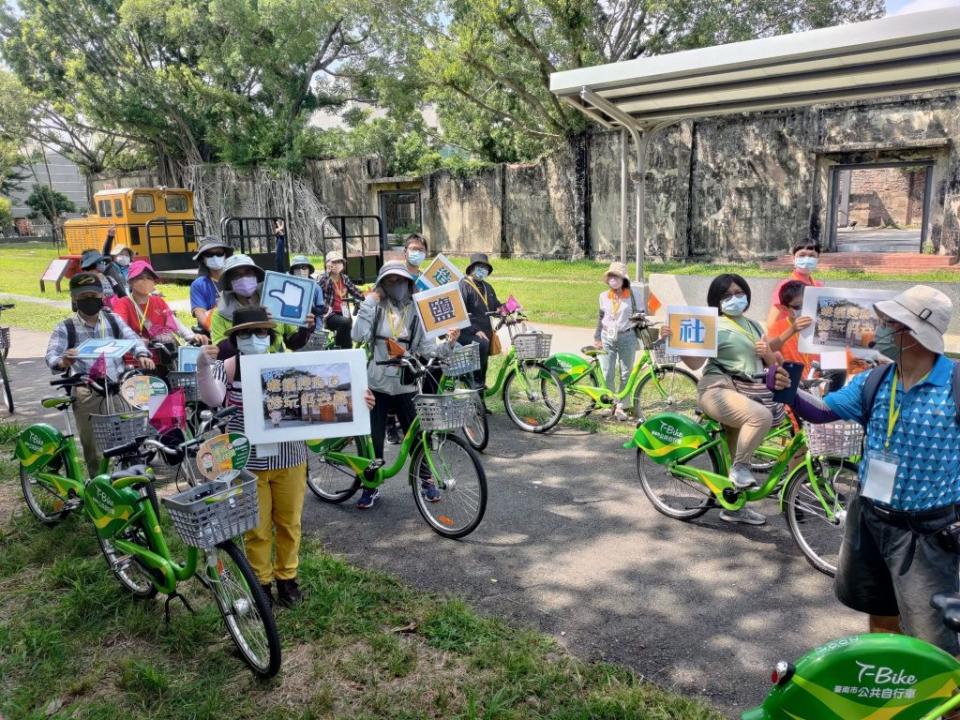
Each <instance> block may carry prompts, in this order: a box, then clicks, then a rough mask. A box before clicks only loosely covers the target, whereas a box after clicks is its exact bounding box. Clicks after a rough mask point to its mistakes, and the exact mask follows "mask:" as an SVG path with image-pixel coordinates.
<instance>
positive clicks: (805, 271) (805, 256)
mask: <svg viewBox="0 0 960 720" xmlns="http://www.w3.org/2000/svg"><path fill="white" fill-rule="evenodd" d="M819 262H820V243H818V242H816V241H814V240H803V241H802V242H798V243H797V244H796V245H794V246H793V272H791V273H790V277H788V278H786V279H784V280H781V281H780V282H778V283H777V286H776V287H775V288H774V289H773V297H771V299H770V312H769V313H767V327H770V325H771V324H772V323H774V322H776V320H777V316H779V315H780V310H779V309H778V308H777V305H778V304H779V302H780V291H781V290H782V289H783V286H784V285H786V284H787V283H788V282H799V283H803V285H804V286H806V287H823V283H822V282H821V281H819V280H815V279H814V277H813V271H814V270H816V269H817V264H818V263H819Z"/></svg>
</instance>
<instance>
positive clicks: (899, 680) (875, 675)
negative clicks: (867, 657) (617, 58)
mask: <svg viewBox="0 0 960 720" xmlns="http://www.w3.org/2000/svg"><path fill="white" fill-rule="evenodd" d="M854 662H856V663H857V665H859V666H860V672H859V674H858V675H857V682H863V681H864V679H865V678H866V679H867V680H871V679H872V680H873V682H875V683H876V684H877V685H913V684H914V683H916V682H917V676H916V675H908V674H907V671H906V670H894V669H893V668H888V667H883V666H882V665H879V666H878V665H869V664H868V663H863V662H860V661H859V660H855V661H854Z"/></svg>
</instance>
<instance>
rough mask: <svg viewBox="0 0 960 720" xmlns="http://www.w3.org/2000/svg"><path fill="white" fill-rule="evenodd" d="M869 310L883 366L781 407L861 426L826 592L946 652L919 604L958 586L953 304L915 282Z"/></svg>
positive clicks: (959, 394) (877, 622)
mask: <svg viewBox="0 0 960 720" xmlns="http://www.w3.org/2000/svg"><path fill="white" fill-rule="evenodd" d="M874 310H875V311H876V314H877V317H878V318H879V320H880V326H879V328H878V330H877V334H876V345H875V348H876V349H877V350H878V351H879V352H880V353H881V354H883V355H884V356H886V357H887V358H889V359H890V360H891V361H892V362H891V363H889V364H887V365H884V366H881V367H878V368H875V369H873V370H871V371H870V372H864V373H860V374H859V375H857V376H855V377H854V378H853V379H852V380H851V381H850V382H849V383H848V384H847V385H846V386H845V387H843V388H841V389H840V390H837V391H835V392H833V393H830V394H829V395H827V396H826V397H824V398H823V399H820V398H817V397H815V396H813V395H811V394H809V393H806V392H803V391H800V392H798V393H797V396H796V398H795V399H794V400H793V402H792V403H791V404H792V405H793V408H794V411H795V412H796V413H797V414H798V415H799V416H800V417H801V418H803V419H804V420H806V421H807V422H811V423H824V422H832V421H834V420H838V419H843V420H851V421H854V422H857V423H860V424H861V425H863V427H864V436H865V437H864V443H863V455H862V459H861V460H860V463H859V475H860V488H859V492H858V494H857V495H856V497H854V498H851V499H849V500H848V503H847V514H846V518H845V521H844V526H843V542H842V544H841V546H840V557H839V560H838V562H837V574H836V580H835V582H836V585H835V590H836V594H837V598H838V599H839V600H840V602H842V603H843V604H844V605H846V606H847V607H850V608H853V609H854V610H858V611H860V612H863V613H867V614H868V615H869V628H870V632H893V633H899V632H904V633H906V634H909V635H913V636H916V637H919V638H922V639H924V640H926V641H927V642H930V643H933V644H935V645H937V646H939V647H941V648H942V649H943V650H945V651H946V652H948V653H950V654H951V655H957V654H960V646H958V643H957V635H956V633H954V632H952V631H951V630H949V629H948V628H946V627H945V626H944V625H943V622H942V620H941V617H940V613H939V612H938V611H937V610H934V609H932V608H931V607H930V604H929V603H930V596H931V595H932V594H933V593H935V592H953V593H955V592H958V590H960V583H958V578H960V555H958V554H957V552H956V549H955V546H956V541H957V540H958V539H960V526H958V525H957V521H958V519H960V473H958V467H960V417H958V413H960V407H958V406H960V366H958V365H957V364H955V363H954V362H953V361H952V360H950V359H949V358H947V357H946V356H945V355H944V354H943V351H944V343H943V336H944V334H945V333H946V332H947V328H948V327H949V325H950V319H951V316H952V314H953V303H952V302H951V301H950V298H948V297H947V296H946V295H945V294H944V293H942V292H940V291H939V290H935V289H934V288H931V287H926V286H924V285H916V286H914V287H912V288H910V289H908V290H906V291H904V292H902V293H900V294H899V295H897V296H896V297H895V298H893V299H892V300H884V301H882V302H878V303H876V304H875V305H874ZM771 375H772V376H773V377H772V380H773V382H772V383H771V382H770V380H771V378H768V383H770V384H771V386H772V387H775V388H777V389H780V388H784V387H787V386H789V384H790V382H789V376H788V375H787V373H786V371H784V370H783V369H782V368H781V369H778V370H777V371H776V374H775V375H773V374H771ZM951 528H952V529H951Z"/></svg>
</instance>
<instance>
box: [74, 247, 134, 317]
mask: <svg viewBox="0 0 960 720" xmlns="http://www.w3.org/2000/svg"><path fill="white" fill-rule="evenodd" d="M112 266H113V262H112V261H111V260H110V256H109V255H104V254H103V253H101V252H100V251H99V250H84V251H83V253H82V254H81V255H80V270H81V271H84V272H89V273H93V274H94V275H96V276H97V279H98V280H99V281H100V288H101V289H102V291H103V304H104V305H106V306H107V307H108V308H113V304H114V303H115V302H116V301H117V300H119V299H120V298H122V297H124V296H125V295H126V294H127V289H126V287H125V286H124V284H123V280H122V279H121V278H120V277H119V275H118V273H116V272H114V271H113V269H112Z"/></svg>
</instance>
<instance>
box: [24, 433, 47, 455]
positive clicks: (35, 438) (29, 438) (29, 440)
mask: <svg viewBox="0 0 960 720" xmlns="http://www.w3.org/2000/svg"><path fill="white" fill-rule="evenodd" d="M24 442H25V443H26V445H27V448H29V449H30V450H32V451H33V452H40V451H41V450H43V445H44V442H43V437H42V436H40V435H37V434H34V433H27V434H26V436H25V437H24Z"/></svg>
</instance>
